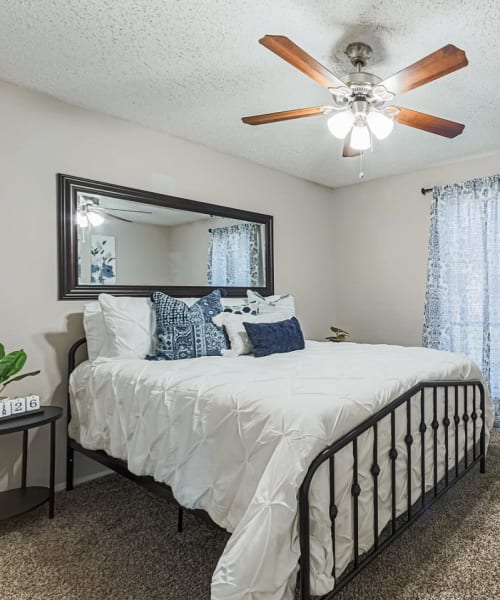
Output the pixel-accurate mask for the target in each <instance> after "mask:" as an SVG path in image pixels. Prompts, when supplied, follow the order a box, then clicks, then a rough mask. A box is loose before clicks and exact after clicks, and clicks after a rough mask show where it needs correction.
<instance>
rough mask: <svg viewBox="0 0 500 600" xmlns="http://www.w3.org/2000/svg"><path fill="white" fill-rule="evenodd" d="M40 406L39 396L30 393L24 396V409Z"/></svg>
mask: <svg viewBox="0 0 500 600" xmlns="http://www.w3.org/2000/svg"><path fill="white" fill-rule="evenodd" d="M39 408H40V396H37V395H36V394H31V396H26V410H38V409H39Z"/></svg>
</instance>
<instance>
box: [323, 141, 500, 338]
mask: <svg viewBox="0 0 500 600" xmlns="http://www.w3.org/2000/svg"><path fill="white" fill-rule="evenodd" d="M499 172H500V153H499V154H496V155H493V156H492V155H490V156H485V157H480V158H476V159H473V160H468V161H464V162H460V163H455V164H450V165H445V166H442V167H439V168H436V169H429V170H425V171H418V172H415V173H410V174H406V175H399V176H396V177H387V178H383V179H378V180H375V181H370V182H367V183H362V184H358V185H354V186H350V187H345V188H340V189H337V190H334V191H333V198H334V204H333V207H332V210H333V224H334V231H333V236H332V237H333V240H334V244H333V245H334V256H335V262H334V265H335V301H336V324H337V325H339V326H340V327H342V328H345V329H347V330H348V331H350V332H351V333H352V335H353V339H354V340H356V341H362V342H369V343H394V344H403V345H420V344H421V336H422V325H423V311H424V302H425V287H426V277H427V244H428V236H429V218H430V203H431V196H432V195H431V194H427V195H426V196H422V194H421V193H420V188H422V187H426V188H427V187H432V186H435V185H445V184H448V183H457V182H460V181H463V180H465V179H471V178H474V177H482V176H486V175H493V174H496V173H499Z"/></svg>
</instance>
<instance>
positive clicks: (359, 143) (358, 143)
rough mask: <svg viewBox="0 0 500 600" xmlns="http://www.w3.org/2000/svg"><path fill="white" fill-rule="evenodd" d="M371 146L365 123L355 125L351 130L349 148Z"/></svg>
mask: <svg viewBox="0 0 500 600" xmlns="http://www.w3.org/2000/svg"><path fill="white" fill-rule="evenodd" d="M370 146H371V137H370V130H369V129H368V127H367V126H366V125H361V126H359V125H355V126H354V127H353V128H352V132H351V148H354V150H368V148H369V147H370Z"/></svg>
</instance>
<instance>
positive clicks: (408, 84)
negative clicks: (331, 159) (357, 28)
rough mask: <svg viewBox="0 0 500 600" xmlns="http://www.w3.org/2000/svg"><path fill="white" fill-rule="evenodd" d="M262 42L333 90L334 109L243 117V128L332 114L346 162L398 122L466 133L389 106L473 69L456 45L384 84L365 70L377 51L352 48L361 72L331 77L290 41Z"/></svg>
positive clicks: (276, 38) (331, 127)
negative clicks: (464, 69)
mask: <svg viewBox="0 0 500 600" xmlns="http://www.w3.org/2000/svg"><path fill="white" fill-rule="evenodd" d="M259 42H260V43H261V44H262V45H263V46H265V47H266V48H267V49H268V50H271V52H274V53H275V54H277V55H278V56H279V57H280V58H282V59H283V60H285V61H286V62H288V63H290V64H291V65H292V66H294V67H296V68H297V69H299V70H300V71H302V72H303V73H304V74H305V75H307V76H308V77H311V79H314V81H316V82H317V83H319V84H320V85H322V86H323V87H325V88H326V89H328V91H329V92H330V93H331V95H332V98H333V104H332V105H329V106H313V107H310V108H297V109H294V110H285V111H281V112H275V113H267V114H262V115H254V116H251V117H243V118H242V121H243V123H247V124H248V125H264V124H267V123H275V122H277V121H288V120H290V119H301V118H303V117H313V116H316V115H329V117H330V118H329V119H328V128H329V130H330V132H331V133H332V135H334V136H335V137H337V138H339V139H343V140H344V150H343V153H342V155H343V156H346V157H352V156H359V155H360V154H362V152H363V151H364V150H368V149H369V148H370V147H371V143H372V134H373V135H374V136H375V137H376V138H377V139H384V138H386V137H387V136H388V135H389V134H390V133H391V131H392V129H393V127H394V121H397V122H398V123H400V124H401V125H407V126H409V127H415V128H416V129H422V130H423V131H428V132H429V133H435V134H437V135H441V136H444V137H447V138H454V137H456V136H457V135H460V134H461V133H462V131H463V130H464V127H465V125H462V124H461V123H456V122H454V121H448V120H447V119H442V118H440V117H435V116H433V115H429V114H426V113H421V112H418V111H416V110H411V109H409V108H402V107H401V106H392V105H390V106H387V103H388V102H390V101H391V100H392V99H393V98H394V97H395V96H397V95H399V94H404V93H405V92H409V91H410V90H413V89H415V88H417V87H419V86H421V85H425V84H426V83H429V82H431V81H434V80H435V79H439V78H440V77H444V76H445V75H448V74H449V73H453V71H457V70H458V69H461V68H462V67H465V66H466V65H468V60H467V57H466V55H465V52H464V51H463V50H460V49H459V48H457V47H456V46H453V45H452V44H448V45H447V46H443V47H442V48H440V49H439V50H436V52H432V53H431V54H429V55H428V56H426V57H424V58H422V59H421V60H419V61H417V62H416V63H414V64H412V65H410V66H409V67H406V69H403V70H401V71H398V72H397V73H395V74H394V75H392V76H391V77H388V78H387V79H384V80H382V79H381V78H380V77H377V76H376V75H373V74H371V73H367V72H365V71H364V70H363V69H364V67H365V66H366V63H367V62H368V60H369V59H370V57H371V55H372V49H371V47H370V46H369V45H368V44H364V43H362V42H355V43H353V44H349V45H348V46H347V49H346V51H345V53H346V55H347V56H348V57H349V59H350V60H351V63H352V64H353V65H354V67H355V68H356V71H355V72H353V73H349V74H348V75H344V76H342V77H337V76H336V75H334V74H333V73H331V72H330V71H329V70H328V69H327V68H325V67H324V66H323V65H322V64H320V63H319V62H318V61H316V60H315V59H314V58H312V56H310V55H309V54H307V52H305V51H304V50H302V48H299V46H297V45H296V44H294V42H292V41H291V40H290V39H288V38H287V37H285V36H282V35H265V36H264V37H263V38H262V39H260V40H259Z"/></svg>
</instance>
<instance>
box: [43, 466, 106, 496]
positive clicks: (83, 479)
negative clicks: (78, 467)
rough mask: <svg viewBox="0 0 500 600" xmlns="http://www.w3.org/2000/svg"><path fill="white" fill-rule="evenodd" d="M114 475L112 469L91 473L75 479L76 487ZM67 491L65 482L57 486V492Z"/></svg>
mask: <svg viewBox="0 0 500 600" xmlns="http://www.w3.org/2000/svg"><path fill="white" fill-rule="evenodd" d="M111 473H113V471H111V470H110V469H103V470H102V471H98V472H97V473H90V474H89V475H84V476H83V477H75V481H74V485H75V487H76V486H77V485H80V484H82V483H88V482H89V481H93V480H94V479H101V477H106V475H110V474H111ZM65 489H66V483H65V482H64V481H63V482H62V483H58V484H56V486H55V490H56V492H63V491H64V490H65Z"/></svg>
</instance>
